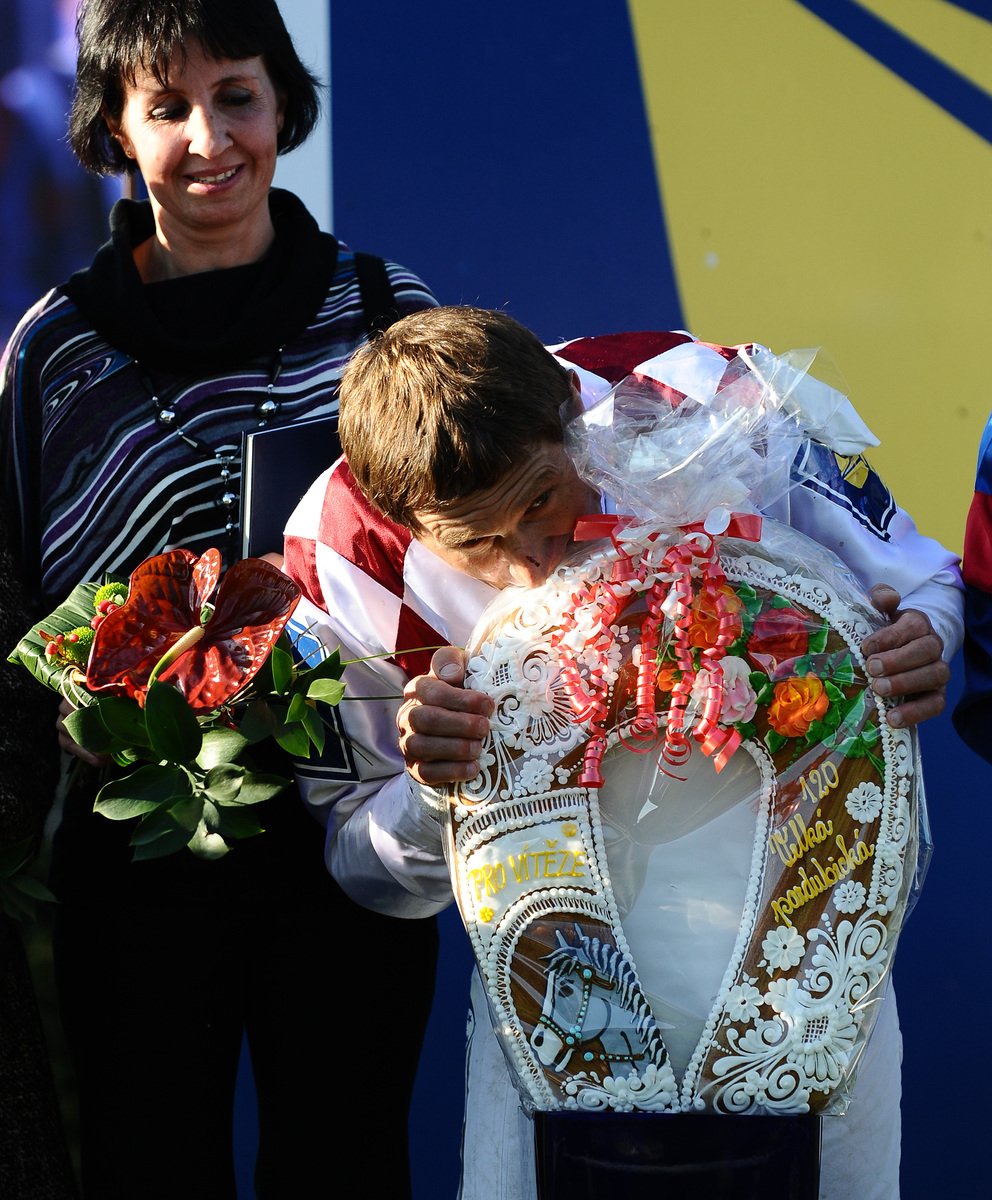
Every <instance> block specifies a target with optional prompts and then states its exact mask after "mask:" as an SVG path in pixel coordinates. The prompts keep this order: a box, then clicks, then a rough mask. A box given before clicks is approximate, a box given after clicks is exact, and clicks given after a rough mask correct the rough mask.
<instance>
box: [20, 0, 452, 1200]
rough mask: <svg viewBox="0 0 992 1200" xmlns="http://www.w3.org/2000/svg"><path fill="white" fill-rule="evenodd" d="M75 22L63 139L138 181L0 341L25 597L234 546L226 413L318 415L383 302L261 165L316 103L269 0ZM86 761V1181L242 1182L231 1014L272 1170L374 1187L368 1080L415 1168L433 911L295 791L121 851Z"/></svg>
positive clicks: (127, 11) (75, 848)
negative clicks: (254, 809)
mask: <svg viewBox="0 0 992 1200" xmlns="http://www.w3.org/2000/svg"><path fill="white" fill-rule="evenodd" d="M79 42H80V47H79V59H78V65H77V80H76V82H77V92H76V96H75V99H74V103H73V108H72V113H71V116H70V142H71V144H72V146H73V148H74V150H75V152H76V154H77V156H78V158H79V159H80V161H81V162H82V163H83V165H84V166H86V167H87V168H89V169H90V170H93V171H97V172H100V173H109V172H116V171H121V170H124V171H127V172H134V171H136V170H137V171H140V173H141V175H142V178H143V179H144V182H145V185H146V187H147V191H148V195H149V199H148V201H147V202H141V203H135V202H132V201H121V202H119V203H118V204H117V205H116V206H115V207H114V210H113V213H112V215H111V232H112V237H111V241H110V242H109V243H108V244H107V245H105V246H104V247H103V248H102V249H101V250H100V251H99V252H98V253H97V255H96V257H95V258H94V260H93V263H92V264H91V266H90V267H89V268H88V269H87V270H85V271H83V272H80V273H79V274H77V275H75V276H73V277H72V279H70V280H69V281H68V283H66V284H64V285H62V286H60V287H58V288H56V289H55V290H54V291H53V292H51V293H49V295H47V296H46V297H44V299H42V300H41V301H40V302H39V304H38V305H36V306H35V308H34V309H32V310H31V311H30V312H29V313H28V314H27V315H26V316H25V318H24V319H23V320H22V322H21V324H20V326H19V327H18V329H17V331H16V333H15V335H14V337H13V338H12V340H11V343H10V346H9V347H8V352H7V356H6V358H5V362H4V369H3V390H2V394H0V447H2V461H3V465H4V480H5V486H6V496H5V504H6V506H7V509H8V512H9V513H10V518H11V519H10V525H11V529H12V533H11V540H12V549H13V552H14V556H15V560H16V562H17V564H18V569H19V574H20V578H21V583H22V587H23V589H24V591H25V594H26V595H27V596H29V597H30V599H31V602H32V605H33V609H34V611H35V612H36V614H38V615H41V614H43V613H44V612H45V611H47V606H50V605H53V604H55V603H57V602H59V601H60V600H61V599H63V598H64V597H65V595H67V593H68V591H69V590H70V589H71V588H72V586H73V585H74V584H76V583H77V582H79V581H80V580H84V579H93V578H98V577H99V576H100V575H101V574H102V573H103V572H104V571H110V572H114V573H117V574H126V573H127V572H129V571H130V570H131V569H132V568H133V567H134V566H135V565H136V564H137V563H138V562H139V561H141V560H142V559H143V558H145V557H147V556H148V555H149V554H152V553H155V552H158V551H160V550H162V549H165V548H166V547H171V546H186V547H188V548H190V549H193V550H197V551H200V550H203V549H206V548H207V547H209V546H212V545H215V546H217V547H218V548H220V549H221V550H222V551H223V553H224V555H225V558H226V560H227V561H230V560H231V559H232V558H233V557H235V556H236V555H237V549H238V524H237V518H238V511H237V499H238V486H239V481H240V448H241V440H242V435H243V434H244V432H246V431H249V430H253V429H257V428H259V427H260V426H265V425H275V424H285V423H289V422H292V421H296V420H299V419H302V418H310V417H315V416H319V415H325V414H330V413H333V412H334V411H335V410H336V404H337V398H336V387H337V380H338V377H339V374H340V372H341V369H342V367H343V365H344V362H345V360H346V359H347V357H348V355H349V354H350V352H351V351H352V350H353V349H354V348H355V346H357V345H358V344H360V343H361V342H362V341H364V340H365V339H366V337H367V331H368V329H369V327H370V318H371V317H376V316H378V315H379V314H378V313H377V312H376V313H369V312H366V311H363V307H362V302H361V299H360V288H359V282H358V280H357V279H356V268H355V258H354V255H353V254H352V252H351V251H350V250H349V249H348V248H347V247H346V246H344V245H343V244H341V243H339V242H337V241H335V239H334V238H332V237H331V236H330V235H328V234H323V233H321V232H320V231H319V230H318V228H317V226H316V224H315V222H314V221H313V219H312V218H311V217H310V216H309V214H308V213H307V212H306V210H305V208H304V207H303V205H302V204H301V203H300V201H299V200H297V199H296V198H295V197H294V196H292V195H290V194H288V193H286V192H280V191H271V190H270V185H271V181H272V175H273V170H274V167H275V161H276V156H277V154H279V153H283V152H285V151H288V150H291V149H293V148H294V147H295V146H298V145H299V144H300V143H301V142H302V141H303V140H304V139H305V138H306V137H307V135H308V134H309V133H310V131H311V130H312V128H313V126H314V124H315V122H316V118H317V115H318V97H317V91H316V86H315V81H314V79H313V77H312V76H311V75H310V74H309V73H308V72H307V70H306V69H305V68H304V66H303V65H302V63H301V62H300V60H299V58H298V57H297V55H296V52H295V50H294V48H293V45H292V42H291V40H290V38H289V35H288V33H287V31H286V29H285V26H284V24H283V22H282V19H281V17H280V15H279V12H278V9H277V7H276V4H275V2H274V0H155V3H151V2H150V0H85V3H84V5H83V8H82V10H81V15H80V22H79ZM388 278H389V284H390V290H391V293H392V300H391V301H389V302H387V303H389V304H390V306H391V308H392V315H399V314H402V313H405V312H409V311H413V310H416V309H420V308H424V307H429V306H433V304H434V300H433V298H432V296H431V294H430V292H429V291H428V290H427V288H426V287H425V286H424V285H423V284H422V283H421V282H420V281H419V280H418V279H416V278H415V277H414V276H412V275H410V274H409V273H408V272H406V271H405V270H404V269H403V268H401V267H397V266H395V265H394V264H388ZM332 453H333V452H332V450H331V448H330V447H329V448H328V457H329V458H330V457H332ZM292 482H293V481H288V486H292ZM299 482H300V484H302V483H303V482H304V481H299ZM273 549H276V548H275V547H273ZM83 771H84V774H85V778H79V777H77V780H76V784H75V786H74V787H73V788H72V789H71V790H70V793H69V795H68V797H67V799H66V802H65V807H64V815H63V820H62V824H61V826H60V828H59V831H58V833H57V835H56V839H55V845H54V850H53V877H52V884H53V890H55V891H56V893H57V895H58V897H59V900H60V902H61V903H60V906H59V916H58V925H57V929H56V943H55V950H56V956H57V960H56V961H57V971H58V986H59V998H60V1005H61V1007H62V1013H63V1021H64V1025H65V1031H66V1036H67V1041H68V1043H69V1046H70V1049H71V1053H72V1057H73V1062H74V1066H75V1069H76V1074H77V1078H78V1085H79V1101H80V1121H81V1130H82V1132H81V1142H82V1172H83V1185H84V1190H85V1192H86V1194H87V1196H92V1197H98V1198H99V1200H112V1198H113V1197H117V1196H125V1195H126V1196H128V1197H133V1196H135V1195H141V1196H142V1197H143V1198H144V1197H148V1198H150V1197H157V1196H162V1197H170V1198H174V1197H176V1196H183V1197H187V1198H188V1197H200V1196H202V1197H205V1198H206V1197H209V1200H219V1198H223V1197H228V1196H233V1195H234V1182H233V1171H232V1161H231V1158H232V1156H231V1147H230V1140H231V1138H230V1134H231V1120H232V1117H231V1107H232V1096H233V1091H234V1082H235V1076H236V1071H237V1065H238V1058H239V1052H240V1047H241V1041H242V1035H243V1033H244V1034H245V1035H246V1036H247V1040H248V1045H249V1048H250V1050H251V1055H252V1066H253V1069H254V1075H255V1083H256V1089H257V1093H258V1102H259V1122H260V1147H259V1156H258V1162H257V1168H256V1186H257V1189H258V1195H259V1196H262V1197H265V1196H278V1197H295V1196H303V1195H309V1194H312V1187H313V1180H314V1179H315V1178H318V1177H322V1176H324V1175H327V1174H328V1173H330V1176H331V1178H333V1179H334V1181H335V1183H336V1184H342V1183H343V1184H345V1185H346V1186H347V1182H348V1180H349V1179H352V1180H354V1181H356V1182H357V1181H359V1180H361V1181H362V1183H363V1184H365V1185H367V1184H368V1182H369V1181H370V1174H369V1167H368V1164H367V1163H366V1162H364V1161H362V1159H361V1153H362V1150H363V1149H364V1145H365V1142H366V1139H367V1128H368V1115H369V1108H370V1106H369V1103H368V1099H367V1097H368V1095H369V1094H370V1093H371V1094H374V1096H375V1120H376V1138H377V1143H378V1146H379V1147H380V1150H379V1155H378V1159H377V1162H376V1166H375V1172H374V1175H373V1176H372V1178H374V1179H375V1181H376V1183H377V1184H379V1186H380V1188H381V1190H383V1191H384V1192H385V1193H386V1194H387V1195H390V1196H403V1195H405V1194H407V1193H408V1191H409V1179H408V1165H407V1162H408V1160H407V1147H406V1116H407V1108H408V1102H409V1095H410V1090H411V1087H412V1083H413V1076H414V1072H415V1069H416V1060H417V1054H418V1050H419V1045H420V1039H421V1036H422V1033H423V1027H424V1023H425V1021H426V1018H427V1014H428V1010H429V1006H430V999H431V994H432V987H433V970H434V958H435V953H436V931H435V929H434V928H433V926H432V924H430V923H423V922H413V923H411V922H406V923H401V922H397V921H390V920H388V919H387V918H381V917H377V916H375V915H374V914H372V913H369V912H366V911H364V910H361V909H358V908H357V907H355V906H354V905H352V904H350V902H348V901H347V900H346V899H345V898H344V896H343V895H342V894H341V893H340V892H339V891H338V889H337V888H336V886H335V885H334V884H333V882H332V881H331V879H330V877H329V876H328V875H327V873H326V872H325V870H324V868H323V860H322V843H323V830H322V829H321V828H320V827H319V826H318V825H317V824H316V823H315V822H314V821H313V820H312V818H311V817H310V816H308V815H307V814H305V813H304V811H303V809H302V806H301V805H300V803H299V801H298V798H297V797H295V796H293V795H286V794H283V795H282V796H281V797H279V798H278V799H276V800H274V801H272V802H270V803H269V804H268V805H267V808H268V811H267V812H265V813H263V814H262V818H261V819H262V824H263V825H264V826H265V828H266V832H265V833H264V834H262V835H261V836H260V837H258V838H255V839H251V840H249V841H246V842H241V843H239V844H238V845H237V846H236V848H235V849H234V851H233V852H232V853H231V854H229V855H228V856H227V857H226V858H225V859H223V860H221V861H219V862H202V861H200V860H198V859H194V858H193V857H192V856H191V855H186V854H183V855H177V856H172V857H169V858H164V859H160V860H152V861H148V862H140V863H131V862H130V853H129V848H128V846H127V844H126V839H127V836H128V833H129V830H128V829H126V828H119V827H118V826H117V825H111V824H110V823H109V822H107V821H105V820H104V819H102V818H100V817H97V816H94V815H93V814H92V812H91V806H92V797H93V792H94V788H95V786H96V775H95V772H94V770H93V769H92V768H90V767H85V768H83ZM384 943H385V945H384ZM373 946H375V947H376V954H375V957H374V958H373V957H372V954H371V947H373ZM387 971H388V977H387ZM400 981H402V984H400ZM315 1095H317V1096H318V1097H326V1098H327V1099H326V1101H324V1100H322V1099H318V1100H315V1099H314V1096H315ZM339 1097H340V1098H341V1099H342V1100H343V1104H342V1103H339V1102H338V1098H339ZM332 1103H333V1105H334V1111H335V1116H334V1120H333V1123H332V1122H331V1118H330V1106H331V1104H332Z"/></svg>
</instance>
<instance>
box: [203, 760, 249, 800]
mask: <svg viewBox="0 0 992 1200" xmlns="http://www.w3.org/2000/svg"><path fill="white" fill-rule="evenodd" d="M247 774H248V771H247V769H246V768H245V767H241V766H237V765H236V764H235V763H222V764H220V765H219V766H216V767H211V769H210V770H209V771H208V772H207V777H206V779H205V781H204V785H203V786H204V791H205V792H206V794H207V796H208V797H209V799H210V801H211V803H213V804H241V803H242V801H241V800H240V799H239V796H240V794H241V786H242V784H243V782H244V779H245V776H246V775H247Z"/></svg>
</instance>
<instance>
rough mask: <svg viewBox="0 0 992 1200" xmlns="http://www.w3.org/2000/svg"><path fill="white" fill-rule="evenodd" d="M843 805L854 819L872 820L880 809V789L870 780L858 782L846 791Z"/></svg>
mask: <svg viewBox="0 0 992 1200" xmlns="http://www.w3.org/2000/svg"><path fill="white" fill-rule="evenodd" d="M844 807H845V808H846V809H847V811H848V812H849V813H850V814H851V816H852V817H853V818H854V820H855V821H874V820H875V818H876V817H877V816H878V814H879V813H880V812H881V811H882V789H881V788H880V787H879V786H878V784H877V783H872V782H871V781H866V782H865V783H859V784H858V786H857V787H856V788H852V789H851V791H849V792H848V794H847V799H846V800H845V801H844Z"/></svg>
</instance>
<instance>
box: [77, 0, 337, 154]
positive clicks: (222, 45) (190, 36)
mask: <svg viewBox="0 0 992 1200" xmlns="http://www.w3.org/2000/svg"><path fill="white" fill-rule="evenodd" d="M76 35H77V38H78V40H79V55H78V58H77V60H76V86H75V93H74V95H73V100H72V110H71V112H70V113H69V144H70V145H71V146H72V149H73V151H74V152H75V154H76V157H77V158H78V159H79V161H80V162H81V163H82V164H83V166H84V167H86V168H87V170H89V171H93V172H95V173H96V174H97V175H117V174H119V173H120V172H121V171H133V170H136V169H137V165H136V163H134V162H133V161H132V160H131V159H129V158H128V157H127V155H125V153H124V151H123V150H122V149H121V147H120V146H119V145H118V143H117V141H116V140H115V139H114V138H113V137H112V136H111V132H110V128H109V127H108V121H109V122H110V123H111V124H113V125H115V126H116V125H117V124H118V123H119V122H120V119H121V115H122V113H123V111H124V99H125V88H126V87H127V86H128V85H130V84H133V83H134V81H135V75H136V72H137V71H138V70H146V71H150V72H151V73H152V74H153V75H154V76H155V78H156V79H157V80H158V81H159V83H161V84H166V83H167V82H168V76H169V70H170V68H171V66H172V64H173V61H174V60H177V59H178V62H179V63H180V64H182V63H184V62H185V60H186V54H187V48H188V45H189V43H191V42H197V43H199V45H200V46H201V47H202V48H203V51H204V53H205V54H206V55H208V56H209V57H210V58H229V59H234V60H238V59H244V58H255V57H256V56H259V57H261V58H262V60H263V61H264V63H265V67H266V70H267V71H268V73H269V77H270V78H271V80H272V84H273V86H274V87H275V89H276V92H277V93H278V94H279V96H280V98H281V99H282V101H283V103H284V105H285V108H284V113H283V126H282V129H281V130H280V132H279V137H278V141H277V145H278V149H279V153H280V154H285V153H286V152H287V151H289V150H294V149H295V148H296V147H297V146H299V145H302V143H303V142H305V141H306V139H307V138H308V137H309V135H310V133H311V131H312V130H313V127H314V126H315V125H316V124H317V120H318V118H319V116H320V87H321V85H320V82H319V81H318V80H317V79H316V77H315V76H314V75H312V74H311V73H310V72H309V71H308V70H307V68H306V67H305V66H304V65H303V63H302V62H301V61H300V58H299V55H298V54H297V53H296V49H295V47H294V46H293V39H292V38H291V37H290V36H289V31H288V30H287V29H286V25H285V22H284V21H283V19H282V15H281V14H280V12H279V8H278V5H277V4H276V0H83V3H82V6H81V8H80V10H79V17H78V20H77V22H76Z"/></svg>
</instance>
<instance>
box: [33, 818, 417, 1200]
mask: <svg viewBox="0 0 992 1200" xmlns="http://www.w3.org/2000/svg"><path fill="white" fill-rule="evenodd" d="M90 803H91V798H88V799H87V801H86V802H85V803H83V802H81V801H80V799H79V798H78V797H70V801H69V802H67V810H66V819H65V821H64V822H63V826H62V828H61V830H60V832H59V834H58V836H57V838H56V842H55V847H54V855H53V877H52V883H53V887H54V889H55V891H56V894H57V895H58V896H59V899H60V901H61V904H60V906H59V912H58V916H57V919H56V927H55V940H54V950H55V965H56V980H57V987H58V993H59V1003H60V1008H61V1012H62V1018H63V1024H64V1028H65V1035H66V1039H67V1043H68V1045H69V1049H70V1053H71V1056H72V1059H73V1063H74V1066H75V1070H76V1075H77V1083H78V1097H79V1111H80V1138H81V1158H82V1175H83V1188H84V1195H85V1198H86V1200H118V1198H121V1200H123V1198H124V1197H127V1200H134V1198H135V1197H136V1196H140V1197H141V1198H142V1200H158V1198H161V1200H178V1198H180V1197H181V1198H182V1200H201V1198H202V1200H228V1198H231V1200H233V1198H234V1197H235V1195H236V1191H235V1182H234V1168H233V1159H232V1149H231V1141H232V1108H233V1097H234V1089H235V1082H236V1077H237V1069H238V1062H239V1056H240V1050H241V1044H242V1035H243V1033H246V1034H247V1038H248V1044H249V1048H250V1051H251V1061H252V1069H253V1072H254V1075H255V1082H256V1090H257V1094H258V1104H259V1153H258V1160H257V1163H256V1175H255V1178H256V1189H257V1195H258V1197H260V1198H262V1200H298V1198H299V1200H303V1198H306V1197H311V1196H313V1197H320V1196H342V1195H345V1196H346V1195H349V1194H351V1193H352V1192H353V1191H355V1192H357V1191H358V1189H359V1188H361V1190H362V1191H365V1190H367V1189H368V1188H369V1187H370V1186H371V1187H372V1189H373V1190H374V1191H375V1192H376V1193H377V1194H382V1195H385V1196H388V1197H399V1198H403V1197H407V1196H409V1195H410V1178H409V1153H408V1142H407V1118H408V1112H409V1103H410V1095H411V1092H412V1089H413V1084H414V1079H415V1075H416V1070H417V1063H418V1057H419V1052H420V1046H421V1041H422V1038H423V1033H424V1029H425V1026H426V1023H427V1019H428V1016H429V1013H430V1007H431V1001H432V997H433V989H434V974H435V966H436V957H437V929H436V923H435V922H434V921H432V920H431V921H401V920H398V919H394V918H389V917H383V916H380V915H378V914H375V913H372V912H368V911H366V910H364V909H362V908H360V907H359V906H357V905H355V904H354V903H352V902H351V901H350V900H349V899H348V898H347V897H346V896H345V895H344V894H343V893H342V892H341V890H340V889H339V888H338V887H337V885H336V884H335V883H334V881H333V880H332V879H331V878H330V876H329V875H328V874H327V872H326V869H325V868H324V864H323V830H322V829H321V828H320V827H319V826H318V825H317V823H316V822H315V821H313V819H312V818H311V817H310V816H309V815H308V814H306V813H305V812H303V811H302V809H301V808H300V807H299V801H298V799H297V798H296V797H295V796H293V795H289V796H286V795H284V796H282V797H280V798H277V800H275V801H270V802H269V805H270V807H272V806H278V807H273V812H272V813H270V814H268V817H267V819H266V820H264V821H263V824H267V825H268V828H267V830H266V832H265V833H264V834H262V835H261V836H260V837H258V838H253V839H250V840H246V841H243V842H239V843H237V844H236V845H235V847H234V849H233V850H232V851H231V853H230V854H229V855H228V856H227V857H226V858H224V859H222V860H220V861H217V862H203V861H200V860H198V859H195V858H193V856H192V855H190V854H189V853H188V852H183V853H182V854H181V855H173V856H171V857H169V858H165V859H160V860H156V861H152V862H147V863H131V862H130V861H129V857H130V856H129V851H128V849H127V846H126V839H127V836H128V835H129V833H130V830H129V829H126V828H125V827H123V826H121V827H115V826H113V825H112V824H111V823H110V822H108V821H107V820H106V819H105V818H103V817H97V816H93V815H92V813H89V812H86V811H81V810H85V808H87V807H88V805H89V804H90ZM269 818H271V819H269Z"/></svg>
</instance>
